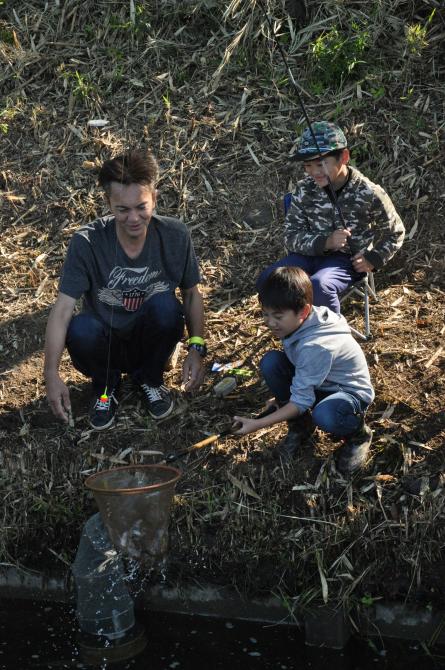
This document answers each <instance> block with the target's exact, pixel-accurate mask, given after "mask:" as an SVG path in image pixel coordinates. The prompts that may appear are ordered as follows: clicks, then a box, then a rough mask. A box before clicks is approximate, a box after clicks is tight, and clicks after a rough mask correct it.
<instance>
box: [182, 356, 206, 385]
mask: <svg viewBox="0 0 445 670" xmlns="http://www.w3.org/2000/svg"><path fill="white" fill-rule="evenodd" d="M204 373H205V368H204V361H203V358H202V356H201V354H200V353H199V352H198V351H196V349H190V351H189V352H188V354H187V356H186V358H185V360H184V365H183V366H182V385H183V387H184V391H196V389H199V387H200V386H201V384H202V382H203V379H204Z"/></svg>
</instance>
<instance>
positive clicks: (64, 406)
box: [45, 374, 71, 423]
mask: <svg viewBox="0 0 445 670" xmlns="http://www.w3.org/2000/svg"><path fill="white" fill-rule="evenodd" d="M45 384H46V397H47V398H48V404H49V406H50V408H51V411H52V413H53V414H54V415H55V416H57V418H59V419H62V420H63V421H65V422H66V423H68V421H69V419H70V414H71V401H70V392H69V391H68V387H67V386H66V384H64V383H63V381H62V380H61V379H60V377H59V375H58V374H54V375H48V376H46V377H45Z"/></svg>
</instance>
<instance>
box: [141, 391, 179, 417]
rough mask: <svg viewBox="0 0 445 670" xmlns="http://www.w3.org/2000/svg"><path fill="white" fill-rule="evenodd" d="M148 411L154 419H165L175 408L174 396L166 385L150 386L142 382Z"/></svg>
mask: <svg viewBox="0 0 445 670" xmlns="http://www.w3.org/2000/svg"><path fill="white" fill-rule="evenodd" d="M141 389H142V391H143V393H144V397H145V400H146V402H147V406H148V413H149V414H150V416H151V417H152V418H153V419H164V418H165V417H166V416H168V415H169V414H170V413H171V411H172V410H173V398H172V397H171V395H170V391H169V390H168V389H167V388H166V387H165V386H149V385H148V384H141Z"/></svg>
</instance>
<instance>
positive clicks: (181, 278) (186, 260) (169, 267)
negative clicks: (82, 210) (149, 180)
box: [59, 214, 200, 333]
mask: <svg viewBox="0 0 445 670" xmlns="http://www.w3.org/2000/svg"><path fill="white" fill-rule="evenodd" d="M199 281H200V277H199V268H198V263H197V260H196V256H195V251H194V248H193V244H192V241H191V238H190V234H189V231H188V230H187V228H186V226H185V225H184V224H183V223H182V222H181V221H179V220H178V219H173V218H170V217H166V216H158V215H157V214H156V215H153V216H152V218H151V220H150V223H149V225H148V230H147V237H146V240H145V244H144V248H143V249H142V251H141V253H140V254H139V256H138V257H137V258H129V257H128V256H127V254H126V253H125V252H124V250H123V249H122V247H121V245H120V244H119V242H118V240H117V237H116V224H115V219H114V216H106V217H102V218H99V219H96V220H95V221H93V222H92V223H89V224H87V225H86V226H82V228H80V229H79V230H78V231H77V232H76V233H75V234H74V235H73V237H72V239H71V242H70V245H69V247H68V252H67V256H66V259H65V263H64V266H63V270H62V276H61V278H60V283H59V290H60V291H61V292H62V293H65V294H66V295H69V296H70V297H71V298H75V299H76V300H77V299H79V298H80V297H82V296H83V311H84V312H89V313H93V314H95V315H96V316H98V317H99V319H100V320H101V321H103V322H104V323H105V324H107V325H109V326H110V325H112V327H113V329H116V330H118V331H121V332H123V333H125V331H129V330H130V329H131V327H132V325H133V322H134V320H135V319H136V317H137V311H138V309H139V308H140V307H141V305H142V304H143V303H144V302H145V301H147V300H149V299H150V298H151V297H152V296H153V295H155V294H156V293H162V292H164V291H170V292H173V291H174V290H175V289H176V288H177V287H179V288H180V289H188V288H192V287H193V286H195V285H196V284H197V283H199Z"/></svg>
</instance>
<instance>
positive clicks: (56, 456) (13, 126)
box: [0, 2, 445, 607]
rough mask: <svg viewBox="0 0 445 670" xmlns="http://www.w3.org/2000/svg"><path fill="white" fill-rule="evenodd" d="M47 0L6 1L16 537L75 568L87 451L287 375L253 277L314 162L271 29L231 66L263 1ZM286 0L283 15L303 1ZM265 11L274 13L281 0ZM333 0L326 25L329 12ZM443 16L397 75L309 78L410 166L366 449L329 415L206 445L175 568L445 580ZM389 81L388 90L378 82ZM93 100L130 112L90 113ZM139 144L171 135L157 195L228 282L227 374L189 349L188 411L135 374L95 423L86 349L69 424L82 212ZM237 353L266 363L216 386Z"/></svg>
mask: <svg viewBox="0 0 445 670" xmlns="http://www.w3.org/2000/svg"><path fill="white" fill-rule="evenodd" d="M25 4H26V6H25V5H23V6H22V5H20V6H19V5H18V3H15V5H14V3H9V7H10V8H11V7H12V6H14V9H15V16H14V14H12V13H11V12H10V11H9V12H8V6H6V9H3V10H2V12H3V18H2V19H1V22H0V24H1V28H2V32H1V36H2V40H3V41H2V43H1V52H0V55H1V58H2V62H3V64H4V66H5V72H6V76H5V77H3V78H2V83H1V85H2V87H3V92H4V96H5V97H4V106H3V112H2V113H1V114H2V116H1V119H3V120H4V121H5V124H6V125H7V129H6V131H2V133H0V142H1V153H2V163H1V166H0V189H1V191H0V197H1V201H2V218H1V223H0V226H1V231H2V235H1V239H0V254H1V257H2V262H1V270H0V271H1V275H2V285H1V294H2V304H1V307H0V309H1V327H0V354H1V371H0V402H1V417H0V440H1V445H2V447H1V452H0V463H1V473H0V485H1V492H2V495H3V500H4V507H3V524H2V526H3V528H2V531H1V536H0V537H1V541H0V547H1V557H0V560H2V561H4V562H12V563H19V564H21V565H24V566H37V565H42V564H44V565H47V564H52V565H55V566H59V567H60V568H61V569H64V570H66V569H67V568H68V566H69V564H70V562H71V561H72V559H73V555H74V552H75V549H76V546H77V542H78V537H79V532H80V528H81V526H82V524H83V522H84V521H85V519H86V518H87V517H88V515H89V514H91V513H92V512H93V511H94V510H95V507H94V503H93V501H92V500H91V498H90V497H89V495H88V494H86V492H85V490H84V487H83V482H84V479H85V477H86V475H87V474H91V473H93V472H96V471H97V470H100V469H103V468H108V467H114V466H117V465H121V464H130V463H153V462H157V461H159V460H160V459H161V458H162V454H166V453H169V452H172V451H175V450H178V449H181V448H183V447H185V446H189V445H191V444H193V443H195V442H196V441H198V440H200V439H202V438H203V437H205V436H206V435H207V434H212V433H214V432H219V431H220V430H221V429H222V428H224V427H226V426H227V425H228V423H230V420H231V417H232V416H233V415H234V414H235V413H237V414H239V413H249V414H252V415H253V414H255V413H257V412H258V411H259V410H260V409H261V407H262V405H263V403H264V401H265V400H266V398H267V397H268V394H267V390H266V388H265V387H264V385H263V384H262V382H261V379H260V377H259V374H258V362H259V359H260V358H261V356H262V354H263V353H264V352H265V351H267V350H268V349H270V348H271V347H274V346H277V343H274V342H272V341H271V338H270V336H269V335H268V333H267V332H266V329H265V328H264V326H263V324H262V319H261V316H260V313H259V310H258V305H257V300H256V296H255V291H254V281H255V277H256V275H257V273H258V271H259V270H260V269H261V268H262V267H264V266H265V265H266V264H267V263H269V262H271V261H272V260H274V259H275V258H278V257H279V256H280V255H281V254H282V240H281V229H282V221H283V212H282V204H281V202H282V195H283V193H285V192H286V191H287V190H288V189H289V188H291V186H292V183H295V181H296V179H297V178H298V176H299V174H301V173H299V172H298V168H296V167H295V165H294V164H292V163H289V161H288V160H287V155H288V153H289V150H290V148H291V146H292V143H293V141H294V139H295V132H296V126H297V123H298V124H301V122H302V119H300V116H301V115H300V111H299V109H298V105H297V103H296V100H295V96H294V94H293V92H292V90H289V88H288V87H287V86H286V85H285V83H283V82H282V81H281V78H280V77H282V76H283V73H282V65H281V64H280V61H279V59H278V57H277V56H276V54H275V56H274V57H273V58H272V57H271V56H270V53H269V52H268V51H267V45H268V42H267V40H266V41H264V40H261V39H259V38H258V45H257V46H256V47H255V48H256V49H257V52H255V48H254V47H253V46H251V44H252V43H249V42H247V43H245V44H244V47H243V51H242V52H235V53H237V54H238V55H237V56H236V57H235V56H233V58H232V60H230V59H229V61H228V64H227V65H226V68H225V69H224V68H223V69H222V70H221V72H220V73H219V74H218V76H216V78H215V72H217V67H218V65H219V64H220V62H221V59H222V58H223V56H224V57H225V55H227V46H228V44H229V43H230V39H231V38H232V37H233V36H235V35H236V34H237V33H236V31H237V30H239V29H240V27H241V26H242V25H243V20H244V19H245V18H246V17H245V16H244V15H243V14H242V12H241V10H240V14H239V16H238V15H236V16H235V17H234V18H232V23H229V25H228V27H226V29H227V31H229V32H228V33H226V34H225V33H224V31H222V30H219V29H218V27H217V26H221V25H222V18H221V17H220V18H219V19H218V21H219V23H218V21H216V19H215V18H212V17H211V16H210V10H209V8H208V3H198V2H197V3H189V5H190V7H189V9H190V8H191V7H192V5H193V6H194V7H195V10H196V11H194V12H192V11H191V9H190V12H189V14H187V12H186V11H185V10H183V12H185V13H183V14H181V15H178V14H177V13H175V11H176V12H179V10H178V9H177V8H176V10H173V9H172V7H173V4H174V3H170V4H169V3H160V4H161V5H162V4H163V5H164V6H165V7H166V8H170V9H171V12H172V13H171V16H170V20H169V21H168V22H166V20H165V16H163V15H162V12H160V9H159V3H146V6H147V7H148V6H149V7H150V8H151V11H152V14H151V19H150V21H151V22H150V25H149V27H147V25H146V24H143V27H141V28H140V32H139V33H138V32H137V31H136V28H135V29H134V31H132V29H131V28H130V29H128V27H127V28H122V25H124V23H125V22H124V18H125V12H126V11H127V10H126V8H125V7H126V3H125V7H124V3H116V6H117V8H119V11H118V10H117V9H116V12H117V14H118V18H119V17H120V19H119V20H120V21H121V23H119V24H116V25H117V27H116V26H115V27H114V28H110V27H109V24H107V22H106V21H105V20H104V12H105V13H106V12H107V11H108V9H107V8H106V7H105V6H104V7H102V5H98V6H96V5H93V4H92V3H90V2H83V3H76V2H67V3H66V4H64V3H62V7H61V8H60V7H59V9H57V7H54V8H52V9H48V11H47V12H42V10H41V8H40V7H39V3H37V2H36V3H32V2H31V3H25ZM56 4H57V3H56ZM247 4H249V3H247ZM272 4H273V5H274V11H275V12H276V13H277V16H279V15H280V14H279V12H280V11H281V10H280V7H279V5H280V3H275V4H274V3H272ZM321 4H322V5H323V3H321ZM7 5H8V3H7ZM143 5H144V3H142V5H141V6H143ZM155 6H156V7H157V10H156V11H158V14H156V11H155ZM351 6H352V9H354V7H355V3H351ZM110 11H111V10H110ZM181 11H182V10H181ZM320 11H321V10H320ZM326 11H327V9H326ZM351 11H352V10H351ZM119 12H120V13H119ZM141 15H142V16H144V14H143V12H142V13H141ZM251 16H252V19H251V20H252V21H253V24H254V25H258V26H259V25H260V24H261V20H262V19H261V15H260V14H258V13H255V12H253V13H252V15H251ZM16 17H17V18H16ZM237 17H238V18H237ZM311 18H312V21H313V22H314V23H313V28H312V33H311V34H314V35H315V34H317V30H319V29H318V28H317V27H316V21H315V19H316V18H317V17H314V16H312V17H311ZM318 18H319V17H318ZM108 19H110V16H109V15H108ZM113 20H114V19H113ZM116 20H117V19H116ZM308 20H309V19H308ZM435 20H437V21H439V23H438V26H439V28H438V30H437V31H436V33H433V37H434V35H436V36H438V37H437V39H436V40H435V41H434V40H432V42H431V43H432V45H433V47H432V48H431V53H430V52H428V53H429V60H426V61H425V63H424V64H422V65H421V64H419V63H418V62H417V61H413V62H409V63H408V65H406V67H405V69H403V68H402V65H403V64H400V63H399V64H397V62H396V60H397V59H396V60H395V61H391V60H390V59H391V58H393V59H394V58H396V56H395V55H394V51H390V52H389V53H388V54H386V56H387V58H388V61H387V62H392V66H391V67H387V68H386V70H385V71H384V72H385V74H383V73H382V74H381V78H380V80H378V81H377V80H376V77H377V75H376V74H375V73H373V75H372V77H369V76H368V77H367V76H366V75H363V77H362V79H361V80H360V81H359V82H357V81H356V80H355V81H351V82H346V83H345V84H344V86H343V88H342V89H341V90H340V91H327V92H326V95H325V97H324V98H323V99H319V98H317V97H316V96H314V95H310V97H309V99H308V101H307V104H308V111H309V113H310V115H311V118H320V117H322V116H324V117H328V118H338V121H339V122H340V123H341V124H342V125H344V127H345V129H346V131H347V133H348V138H349V140H350V143H351V145H352V154H353V159H354V161H355V162H356V164H357V166H358V167H359V168H360V169H361V170H363V171H364V172H365V173H366V174H367V175H368V176H369V177H370V178H372V179H373V180H375V181H377V182H379V183H381V184H382V185H383V186H384V187H385V188H386V189H387V190H388V192H389V193H390V194H391V197H392V199H393V201H394V203H395V205H396V207H397V209H398V211H399V213H400V214H401V216H402V218H403V220H404V222H405V225H406V229H407V238H406V241H405V244H404V246H403V249H402V250H401V251H400V253H398V254H397V256H396V257H395V258H394V259H393V261H391V263H390V264H389V265H388V266H387V268H385V269H384V271H382V272H379V273H376V276H375V280H376V288H377V294H378V302H375V303H373V304H372V305H371V328H372V334H373V337H372V339H371V340H370V341H368V342H366V343H364V345H363V348H364V351H365V353H366V357H367V360H368V364H369V366H370V370H371V376H372V380H373V382H374V385H375V389H376V400H375V402H374V404H373V405H372V406H371V408H370V411H369V414H368V417H369V423H370V426H371V427H372V429H373V431H374V438H373V445H372V451H371V456H370V458H369V462H368V464H367V466H366V469H365V470H364V471H363V472H362V473H360V475H358V476H356V477H355V478H354V479H353V480H352V481H349V480H345V479H343V478H342V477H341V476H340V475H339V474H338V473H337V472H336V470H335V467H334V465H333V460H332V456H331V454H332V451H333V449H335V447H336V446H338V445H336V444H334V443H333V442H332V441H331V439H330V438H329V436H326V435H323V434H321V433H316V434H315V435H314V436H313V437H312V438H311V440H310V442H308V443H307V445H305V447H304V449H303V450H302V452H301V454H299V455H298V457H297V458H296V459H295V462H294V463H293V464H292V466H291V467H289V468H285V467H283V466H282V465H281V464H280V463H279V461H277V459H276V458H275V456H274V454H275V447H276V445H277V443H278V441H279V439H280V438H281V437H282V436H283V434H284V428H283V427H273V428H270V429H266V430H264V431H260V432H259V433H257V434H255V435H250V436H248V437H246V438H231V437H230V438H225V439H222V440H220V441H219V442H218V443H216V444H215V445H214V446H213V447H212V448H207V449H204V450H202V451H199V452H195V453H193V454H190V455H189V456H187V457H186V458H185V459H183V460H181V461H180V467H181V469H182V470H183V474H182V477H181V479H180V481H179V484H178V486H177V490H176V497H175V501H174V506H173V513H172V524H171V535H170V536H171V550H170V558H169V568H168V571H167V577H168V579H171V580H172V581H177V580H182V581H184V580H194V581H198V582H204V581H206V580H210V581H213V582H215V581H216V582H218V583H224V584H227V583H231V584H233V585H234V586H235V587H236V588H238V589H239V590H241V591H242V592H249V593H254V594H256V593H259V592H267V591H273V592H275V593H280V594H282V595H283V598H284V599H286V602H289V607H292V606H293V605H292V604H293V603H294V602H297V601H298V602H299V603H300V604H301V602H302V601H303V600H305V601H307V602H309V601H312V600H314V599H315V600H319V599H321V598H322V597H323V598H324V599H326V598H329V599H330V600H338V599H348V598H353V597H357V598H363V597H368V596H369V597H371V599H375V598H379V597H385V598H397V597H400V596H402V597H407V598H411V599H417V600H422V601H423V602H426V603H440V602H441V599H443V597H444V595H445V594H444V586H443V585H444V583H445V581H444V579H443V577H444V573H443V565H444V562H443V549H444V537H445V528H444V520H445V508H444V495H443V489H442V488H438V489H436V490H430V489H429V487H428V485H429V484H430V483H431V482H432V480H431V479H430V478H431V477H434V476H435V475H437V474H438V473H440V472H445V450H444V438H445V416H444V408H443V398H444V396H445V375H444V366H445V348H444V346H443V336H444V333H445V319H444V316H445V280H444V269H445V262H444V252H445V235H444V232H443V230H444V229H443V215H444V202H445V200H444V199H445V180H444V175H445V171H444V168H443V111H444V101H443V87H441V85H440V82H442V86H443V75H444V72H445V67H444V61H443V51H441V49H440V47H439V42H440V41H441V40H442V45H443V34H444V33H443V18H442V17H440V15H438V17H436V18H435ZM237 21H238V23H237ZM255 22H256V23H255ZM102 25H108V29H105V28H102V27H101V26H102ZM113 25H114V24H113ZM135 25H139V24H135ZM261 25H262V26H263V27H262V30H263V31H264V30H266V28H265V27H264V22H263V24H261ZM88 26H93V28H94V35H91V34H90V32H89V29H88ZM119 26H121V27H119ZM141 26H142V23H141ZM200 29H201V33H202V34H200V33H199V30H200ZM250 29H252V30H253V28H252V26H250ZM283 29H284V28H283ZM440 30H442V32H440ZM175 31H179V32H175ZM212 31H213V33H212ZM155 34H156V40H154V41H153V39H152V37H153V35H155ZM211 34H213V35H214V41H213V42H212V41H211ZM7 38H8V39H7ZM383 38H384V35H380V39H381V40H383ZM400 39H401V38H400ZM150 40H152V41H150ZM209 42H210V43H209ZM110 44H111V45H112V46H110ZM212 45H213V46H212ZM304 48H305V47H304V44H303V45H302V46H301V47H300V51H298V50H297V51H296V52H295V53H294V56H295V54H296V56H295V58H294V59H292V60H291V64H292V65H295V64H296V63H298V53H300V54H304ZM113 49H114V52H113ZM289 49H290V50H291V45H289ZM382 49H383V51H382V52H381V53H383V52H384V48H383V47H382ZM388 49H389V47H388ZM225 50H226V51H225ZM141 54H144V58H142V56H141ZM196 54H197V55H196ZM441 54H442V55H441ZM256 57H257V59H258V60H257V61H255V58H256ZM147 59H148V60H149V62H150V63H151V68H148V69H147V67H146V63H147ZM199 59H200V61H199ZM236 59H237V60H236ZM198 61H199V62H200V63H201V67H198ZM398 68H399V69H398ZM400 68H402V69H400ZM382 72H383V69H382ZM401 72H402V75H403V76H402V75H401V74H400V73H401ZM76 73H77V74H76ZM118 75H119V76H118ZM306 76H308V75H307V73H306V74H304V75H303V77H306ZM218 77H219V79H218ZM303 84H304V85H305V86H306V84H307V82H306V80H305V79H304V78H303ZM379 84H381V85H382V86H384V90H385V95H384V96H383V97H376V94H374V93H372V91H374V90H375V87H376V86H378V85H379ZM305 86H303V88H304V87H305ZM358 86H359V88H358ZM410 91H411V92H410ZM365 93H367V95H365ZM91 118H106V119H108V120H109V121H110V125H109V126H107V127H105V128H104V129H96V128H91V127H88V126H87V120H88V119H91ZM1 119H0V120H1ZM135 144H138V145H140V144H142V145H147V144H149V145H150V146H152V147H153V149H154V151H155V153H156V154H157V155H158V156H159V158H160V162H161V167H162V177H161V182H160V187H159V188H160V202H159V205H158V211H159V212H160V213H165V214H170V215H177V216H182V217H183V218H184V220H185V221H186V223H187V225H189V227H190V230H191V232H192V236H193V239H194V243H195V247H196V250H197V253H198V256H199V261H200V266H201V270H202V277H203V282H202V290H203V293H204V295H205V301H206V312H207V331H208V342H209V357H208V374H207V376H206V380H205V382H204V385H203V387H202V389H201V391H200V392H199V393H196V394H194V395H184V394H182V393H181V391H180V362H181V359H180V361H179V364H178V366H177V368H176V369H175V370H173V371H171V372H169V373H167V375H166V381H167V383H168V385H169V386H170V387H171V388H172V389H173V390H174V393H175V398H176V406H175V411H174V413H173V414H172V415H171V416H170V417H168V418H167V419H165V420H164V421H162V422H157V423H155V422H154V421H151V420H150V419H149V418H148V417H147V414H146V412H145V410H144V407H143V403H142V398H141V397H140V396H139V395H138V392H137V391H136V390H135V389H133V388H132V387H131V385H130V383H129V382H128V383H126V384H125V385H124V388H123V390H122V394H121V401H120V405H119V415H118V421H117V424H116V426H115V427H113V428H112V429H111V430H109V431H106V432H104V433H95V432H93V431H90V430H89V429H88V422H87V419H86V412H87V407H88V403H89V387H88V382H87V380H85V379H84V378H83V377H82V376H81V375H80V374H79V373H77V372H76V371H75V370H74V369H73V368H72V366H71V365H70V362H69V359H68V357H67V356H65V357H64V359H63V363H62V372H63V377H64V379H65V380H67V382H68V385H69V387H70V391H71V395H72V401H73V410H74V411H73V414H74V420H75V424H74V426H73V427H65V426H62V425H61V424H59V423H58V422H57V421H56V420H55V419H54V418H53V417H52V416H51V414H50V412H49V410H48V407H47V404H46V400H45V389H44V383H43V376H42V363H43V341H44V330H45V324H46V320H47V317H48V313H49V310H50V307H51V304H52V303H53V300H54V298H55V296H56V292H57V281H58V276H59V272H60V268H61V263H62V261H63V258H64V254H65V251H66V248H67V244H68V242H69V239H70V237H71V235H72V233H73V231H74V230H75V229H76V227H77V226H78V225H80V224H82V223H85V222H87V221H88V220H91V219H92V218H94V216H95V215H96V214H97V213H101V212H103V211H105V210H104V207H105V205H104V202H103V200H102V197H101V195H100V193H99V191H98V190H97V188H96V186H95V181H96V176H97V166H98V164H99V163H100V162H101V160H102V159H104V158H106V157H108V156H109V155H111V154H113V153H115V152H116V151H118V150H120V149H122V148H123V147H125V146H128V145H135ZM344 313H345V316H346V317H347V319H348V320H349V321H350V323H351V324H352V325H358V326H361V325H362V324H363V310H362V306H361V304H360V303H359V302H357V301H356V300H352V301H349V302H348V303H346V304H345V305H344ZM182 356H183V353H182ZM235 360H241V361H243V365H244V366H245V367H248V368H250V369H251V370H252V372H253V375H252V377H251V378H249V379H247V380H245V381H244V382H243V383H241V384H239V385H238V387H237V388H236V390H235V391H234V393H233V394H231V395H230V396H229V397H227V398H224V399H220V398H217V397H216V396H215V394H214V392H213V387H214V385H215V383H216V382H217V381H219V379H220V378H221V377H220V376H218V375H217V374H215V373H212V372H211V364H212V363H213V362H230V361H232V362H233V361H235ZM150 452H158V453H154V454H152V453H150ZM159 452H161V454H160V453H159ZM422 477H423V479H422V480H421V490H420V492H418V494H417V495H410V494H409V493H407V490H406V486H405V484H406V482H407V481H408V480H409V481H412V480H414V479H416V480H417V479H419V478H422ZM432 488H434V487H432ZM442 602H443V601H442Z"/></svg>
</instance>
